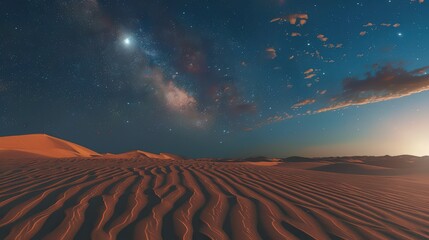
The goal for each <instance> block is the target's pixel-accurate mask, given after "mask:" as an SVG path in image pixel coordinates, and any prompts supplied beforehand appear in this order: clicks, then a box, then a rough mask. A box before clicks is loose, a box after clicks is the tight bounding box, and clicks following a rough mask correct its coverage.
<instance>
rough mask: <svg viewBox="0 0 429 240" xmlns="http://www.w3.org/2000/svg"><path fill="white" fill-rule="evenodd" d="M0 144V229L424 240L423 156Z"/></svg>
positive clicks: (63, 235) (428, 179)
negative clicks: (108, 150) (102, 150)
mask: <svg viewBox="0 0 429 240" xmlns="http://www.w3.org/2000/svg"><path fill="white" fill-rule="evenodd" d="M0 146H1V148H2V150H1V151H0V160H1V161H0V239H20V240H21V239H24V240H25V239H52V240H61V239H216V240H217V239H429V203H428V198H427V197H428V196H429V158H417V157H413V156H399V157H352V158H351V157H346V158H319V159H309V158H300V157H292V158H287V159H270V158H264V157H257V158H248V159H198V160H191V159H189V160H184V159H182V158H181V157H179V156H175V155H173V154H164V153H161V154H153V153H149V152H143V151H133V152H128V153H123V154H116V155H115V154H105V155H98V154H97V153H95V152H94V151H91V150H89V149H86V148H84V147H81V146H79V145H76V144H73V143H70V142H66V141H63V140H60V139H57V138H53V137H50V136H47V135H26V136H17V137H3V138H0ZM91 156H96V157H91ZM19 158H26V159H25V161H22V160H19ZM166 160H167V161H166ZM392 171H393V172H392ZM392 173H394V174H392Z"/></svg>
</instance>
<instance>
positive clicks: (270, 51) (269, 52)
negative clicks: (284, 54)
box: [265, 48, 277, 59]
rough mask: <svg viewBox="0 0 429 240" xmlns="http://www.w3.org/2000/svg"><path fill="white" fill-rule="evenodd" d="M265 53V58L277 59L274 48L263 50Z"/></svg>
mask: <svg viewBox="0 0 429 240" xmlns="http://www.w3.org/2000/svg"><path fill="white" fill-rule="evenodd" d="M265 53H266V54H267V57H268V58H270V59H274V58H276V57H277V51H276V49H274V48H267V49H265Z"/></svg>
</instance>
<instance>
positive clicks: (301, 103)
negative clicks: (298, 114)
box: [292, 99, 316, 108]
mask: <svg viewBox="0 0 429 240" xmlns="http://www.w3.org/2000/svg"><path fill="white" fill-rule="evenodd" d="M315 102H316V100H315V99H305V100H303V101H301V102H298V103H296V104H294V105H293V106H292V108H301V107H304V106H307V105H310V104H313V103H315Z"/></svg>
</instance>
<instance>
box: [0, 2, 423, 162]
mask: <svg viewBox="0 0 429 240" xmlns="http://www.w3.org/2000/svg"><path fill="white" fill-rule="evenodd" d="M0 36H1V38H0V135H18V134H29V133H46V134H50V135H53V136H56V137H59V138H63V139H66V140H70V141H73V142H76V143H78V144H81V145H84V146H86V147H89V148H91V149H94V150H95V151H98V152H113V153H119V152H125V151H130V150H135V149H141V150H146V151H151V152H172V153H176V154H181V155H184V156H188V157H242V156H259V155H265V156H279V157H286V156H291V155H302V156H336V155H386V154H390V155H397V154H415V155H429V147H428V146H429V124H428V119H429V92H427V90H429V75H428V74H427V72H426V71H427V70H428V71H429V2H424V1H423V0H420V2H419V0H375V1H374V0H362V1H344V0H330V1H322V0H319V1H311V0H250V1H244V0H234V1H231V0H187V1H185V0H183V1H178V0H151V1H149V0H138V1H137V0H129V1H125V0H110V1H107V0H105V1H104V0H86V1H85V0H75V1H73V0H71V1H57V0H52V1H43V0H37V1H30V0H27V1H20V0H16V1H15V0H14V1H12V0H6V1H1V2H0Z"/></svg>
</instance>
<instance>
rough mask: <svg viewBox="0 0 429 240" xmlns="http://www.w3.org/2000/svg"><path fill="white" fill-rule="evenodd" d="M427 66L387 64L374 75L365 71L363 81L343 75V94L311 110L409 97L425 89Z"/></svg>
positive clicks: (428, 83)
mask: <svg viewBox="0 0 429 240" xmlns="http://www.w3.org/2000/svg"><path fill="white" fill-rule="evenodd" d="M427 70H429V66H426V67H422V68H419V69H416V70H413V71H406V70H405V69H403V68H401V67H393V66H391V65H387V66H384V67H382V68H381V69H379V70H378V71H377V72H376V73H375V74H374V75H372V74H371V73H367V76H366V78H365V79H363V80H359V79H357V78H347V79H345V80H344V81H343V93H342V94H341V95H340V96H337V97H335V98H334V99H333V103H332V104H331V105H329V106H327V107H324V108H321V109H319V110H317V111H315V113H321V112H327V111H332V110H337V109H341V108H345V107H349V106H358V105H365V104H370V103H376V102H382V101H387V100H392V99H396V98H401V97H405V96H410V95H413V94H416V93H420V92H424V91H428V90H429V74H427V72H426V71H427Z"/></svg>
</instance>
